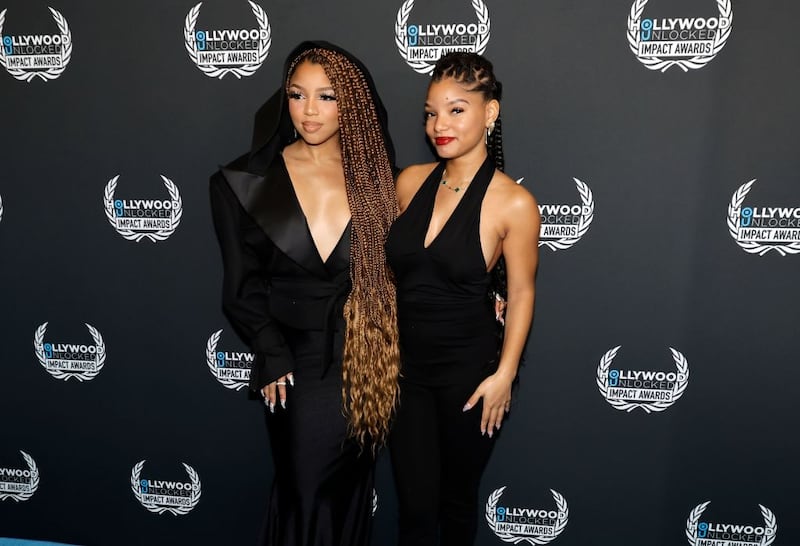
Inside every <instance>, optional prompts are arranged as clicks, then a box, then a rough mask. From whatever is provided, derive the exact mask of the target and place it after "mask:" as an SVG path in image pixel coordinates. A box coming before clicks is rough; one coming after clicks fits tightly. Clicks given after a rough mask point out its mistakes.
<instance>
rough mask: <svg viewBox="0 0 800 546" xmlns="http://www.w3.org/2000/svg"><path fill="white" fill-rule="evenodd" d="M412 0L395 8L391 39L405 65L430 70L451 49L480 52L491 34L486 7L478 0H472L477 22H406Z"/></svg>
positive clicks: (422, 71) (412, 5)
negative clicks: (414, 23)
mask: <svg viewBox="0 0 800 546" xmlns="http://www.w3.org/2000/svg"><path fill="white" fill-rule="evenodd" d="M413 7H414V0H406V1H405V2H403V5H402V6H400V9H399V10H397V20H396V21H395V24H394V35H395V37H394V42H395V44H396V45H397V49H398V51H400V55H401V56H402V57H403V58H404V59H405V60H406V63H408V66H410V67H411V68H413V69H414V70H415V71H417V72H419V73H420V74H430V73H431V72H433V65H434V64H436V61H437V60H439V57H441V56H442V55H444V54H445V53H450V52H451V51H471V52H474V53H478V54H479V55H482V54H483V52H484V51H486V46H487V44H488V43H489V36H490V35H491V21H490V20H489V9H488V8H487V7H486V4H484V3H483V2H482V1H481V0H472V8H473V9H474V10H475V15H477V17H478V22H477V23H444V24H427V25H409V24H408V17H409V15H411V10H412V8H413Z"/></svg>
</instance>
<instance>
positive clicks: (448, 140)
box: [434, 137, 455, 146]
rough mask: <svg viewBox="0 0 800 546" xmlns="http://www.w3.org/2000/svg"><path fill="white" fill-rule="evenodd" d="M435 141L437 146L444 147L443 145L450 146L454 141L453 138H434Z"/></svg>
mask: <svg viewBox="0 0 800 546" xmlns="http://www.w3.org/2000/svg"><path fill="white" fill-rule="evenodd" d="M434 140H435V141H436V145H437V146H444V145H445V144H450V143H451V142H453V141H454V140H455V138H453V137H436V138H435V139H434Z"/></svg>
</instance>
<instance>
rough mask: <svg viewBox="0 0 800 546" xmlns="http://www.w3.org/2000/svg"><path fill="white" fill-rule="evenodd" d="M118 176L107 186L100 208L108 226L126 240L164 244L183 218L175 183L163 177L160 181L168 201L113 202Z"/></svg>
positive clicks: (121, 200)
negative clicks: (161, 242) (102, 209)
mask: <svg viewBox="0 0 800 546" xmlns="http://www.w3.org/2000/svg"><path fill="white" fill-rule="evenodd" d="M118 180H119V175H117V176H115V177H114V178H112V179H111V180H109V181H108V184H106V187H105V190H104V191H103V205H104V208H105V211H106V218H107V219H108V223H109V224H111V225H112V226H113V227H114V229H115V230H116V231H117V233H119V234H120V235H122V237H123V238H124V239H127V240H128V241H135V242H137V243H138V242H139V241H141V240H142V239H149V240H150V241H153V242H157V241H164V240H166V239H167V238H168V237H169V236H170V235H172V234H173V233H174V232H175V230H176V229H178V225H179V224H180V223H181V217H182V216H183V200H182V199H181V194H180V192H179V191H178V187H177V186H176V185H175V183H174V182H173V181H172V180H170V179H169V178H167V177H166V176H164V175H161V180H162V181H163V182H164V187H165V188H166V189H167V192H168V193H169V197H170V198H169V199H115V198H114V192H115V191H116V189H117V182H118Z"/></svg>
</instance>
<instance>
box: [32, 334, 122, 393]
mask: <svg viewBox="0 0 800 546" xmlns="http://www.w3.org/2000/svg"><path fill="white" fill-rule="evenodd" d="M47 324H48V323H47V322H45V323H44V324H42V325H40V326H39V327H38V328H37V329H36V332H35V333H34V334H33V348H34V350H35V352H36V358H37V359H38V360H39V364H41V365H42V366H43V367H44V369H45V370H47V373H49V374H50V375H52V376H53V377H54V378H56V379H62V380H64V381H67V380H69V379H70V378H73V377H74V378H75V379H77V380H78V381H80V382H83V381H91V380H92V379H94V378H95V377H97V375H98V374H99V373H100V371H101V370H102V369H103V365H104V364H105V363H106V344H105V342H104V341H103V336H101V335H100V332H98V331H97V328H95V327H94V326H92V325H91V324H89V323H84V324H85V325H86V328H87V329H88V330H89V334H90V335H91V336H92V339H93V340H94V343H95V347H96V348H97V350H96V352H95V358H96V360H95V369H94V370H84V371H81V372H70V373H67V372H65V371H63V370H58V369H51V368H50V366H49V365H48V364H49V361H48V358H47V355H46V354H45V352H44V334H45V332H47Z"/></svg>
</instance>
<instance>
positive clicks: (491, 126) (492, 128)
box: [484, 122, 494, 145]
mask: <svg viewBox="0 0 800 546" xmlns="http://www.w3.org/2000/svg"><path fill="white" fill-rule="evenodd" d="M493 131H494V122H491V123H490V124H489V126H488V127H487V128H486V138H485V139H484V142H485V143H486V144H487V145H488V144H489V137H490V136H492V132H493Z"/></svg>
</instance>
